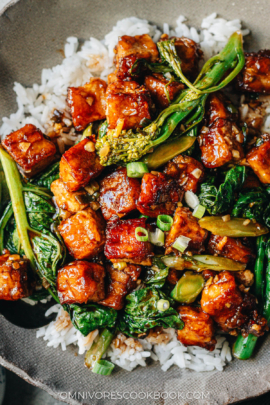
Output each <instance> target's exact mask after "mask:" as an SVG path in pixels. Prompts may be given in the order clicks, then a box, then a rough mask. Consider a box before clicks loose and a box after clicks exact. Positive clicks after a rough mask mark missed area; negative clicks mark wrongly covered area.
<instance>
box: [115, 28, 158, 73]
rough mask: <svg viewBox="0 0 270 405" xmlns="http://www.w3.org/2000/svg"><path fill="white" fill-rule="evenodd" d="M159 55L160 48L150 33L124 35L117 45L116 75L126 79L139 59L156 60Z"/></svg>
mask: <svg viewBox="0 0 270 405" xmlns="http://www.w3.org/2000/svg"><path fill="white" fill-rule="evenodd" d="M158 57H159V53H158V49H157V46H156V44H155V43H154V41H153V40H152V38H151V37H150V36H149V35H148V34H143V35H135V36H134V37H131V36H129V35H123V36H122V37H120V38H119V40H118V44H117V45H116V47H115V62H116V75H117V77H118V79H120V80H124V79H128V78H130V77H131V68H132V66H133V64H134V63H135V62H136V60H138V59H146V60H147V61H148V62H155V61H156V60H157V59H158Z"/></svg>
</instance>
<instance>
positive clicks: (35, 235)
mask: <svg viewBox="0 0 270 405" xmlns="http://www.w3.org/2000/svg"><path fill="white" fill-rule="evenodd" d="M0 158H1V162H2V165H3V170H4V173H5V178H6V182H7V186H8V189H9V194H10V198H11V202H12V205H9V206H8V210H6V211H5V212H4V215H3V216H2V219H1V221H0V231H1V234H4V238H3V239H4V243H5V242H6V245H5V247H8V248H9V247H11V251H13V252H14V250H16V253H20V254H22V253H23V254H25V255H26V257H27V258H28V260H29V262H30V265H31V268H32V270H33V272H34V273H35V272H37V273H38V274H39V276H40V278H41V279H42V280H43V279H46V280H47V281H48V283H49V284H50V285H51V287H52V289H51V293H52V295H53V296H54V297H56V272H57V268H58V266H61V264H62V263H63V261H64V259H65V245H64V244H63V243H62V241H61V238H60V236H59V234H57V233H56V234H53V233H52V232H50V231H49V229H50V227H51V225H52V223H53V222H54V221H53V217H54V215H55V213H56V209H55V208H54V207H53V205H52V204H51V202H50V200H51V197H52V195H51V193H50V192H49V191H48V189H47V188H43V187H40V186H37V185H34V184H31V183H27V184H24V183H23V180H22V179H21V177H20V174H19V172H18V169H17V165H16V163H15V162H14V161H13V159H12V158H11V157H10V156H9V154H8V153H7V152H6V151H4V150H3V149H2V148H0ZM13 215H14V217H13ZM1 247H2V248H3V247H4V246H3V245H2V246H1ZM14 253H15V252H14ZM56 299H57V298H56Z"/></svg>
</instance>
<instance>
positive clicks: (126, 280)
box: [99, 264, 141, 310]
mask: <svg viewBox="0 0 270 405" xmlns="http://www.w3.org/2000/svg"><path fill="white" fill-rule="evenodd" d="M106 270H107V275H108V279H109V280H108V281H109V282H108V285H107V289H106V296H105V299H104V300H102V301H100V302H99V304H101V305H104V306H105V307H110V308H114V309H116V310H120V309H122V308H123V307H124V304H125V296H126V295H127V294H128V293H129V292H130V291H131V290H133V289H134V288H135V287H137V282H136V281H137V280H138V278H139V276H140V273H141V266H138V265H134V264H128V265H127V266H126V267H125V268H124V269H123V270H117V269H115V268H114V267H113V266H111V265H107V267H106Z"/></svg>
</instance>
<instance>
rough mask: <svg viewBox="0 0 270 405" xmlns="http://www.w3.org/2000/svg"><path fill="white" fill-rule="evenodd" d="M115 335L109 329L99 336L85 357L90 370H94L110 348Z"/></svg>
mask: <svg viewBox="0 0 270 405" xmlns="http://www.w3.org/2000/svg"><path fill="white" fill-rule="evenodd" d="M114 335H115V333H114V332H112V331H111V330H109V329H103V331H102V332H101V333H100V334H99V337H98V340H97V341H96V342H95V343H93V345H92V346H91V347H90V349H89V350H88V351H87V352H86V355H85V365H86V366H87V367H88V368H93V367H94V365H95V363H96V362H97V361H99V360H100V359H101V357H102V356H103V354H104V353H106V351H107V349H108V347H109V346H110V344H111V342H112V340H113V338H114Z"/></svg>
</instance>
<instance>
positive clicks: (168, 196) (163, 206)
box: [137, 172, 183, 218]
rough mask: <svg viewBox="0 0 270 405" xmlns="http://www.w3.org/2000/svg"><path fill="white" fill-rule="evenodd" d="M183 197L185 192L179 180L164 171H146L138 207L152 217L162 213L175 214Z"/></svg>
mask: <svg viewBox="0 0 270 405" xmlns="http://www.w3.org/2000/svg"><path fill="white" fill-rule="evenodd" d="M182 198H183V192H182V191H181V190H180V187H179V184H178V183H177V181H175V180H174V179H172V178H170V177H169V176H166V175H165V174H163V173H158V172H156V174H153V173H146V174H144V176H143V178H142V184H141V193H140V197H139V200H138V203H137V209H138V210H139V211H140V212H141V213H142V214H144V215H147V216H149V217H151V218H156V217H157V216H158V215H161V214H165V215H173V213H174V211H175V209H176V207H177V203H178V202H180V201H181V200H182Z"/></svg>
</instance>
